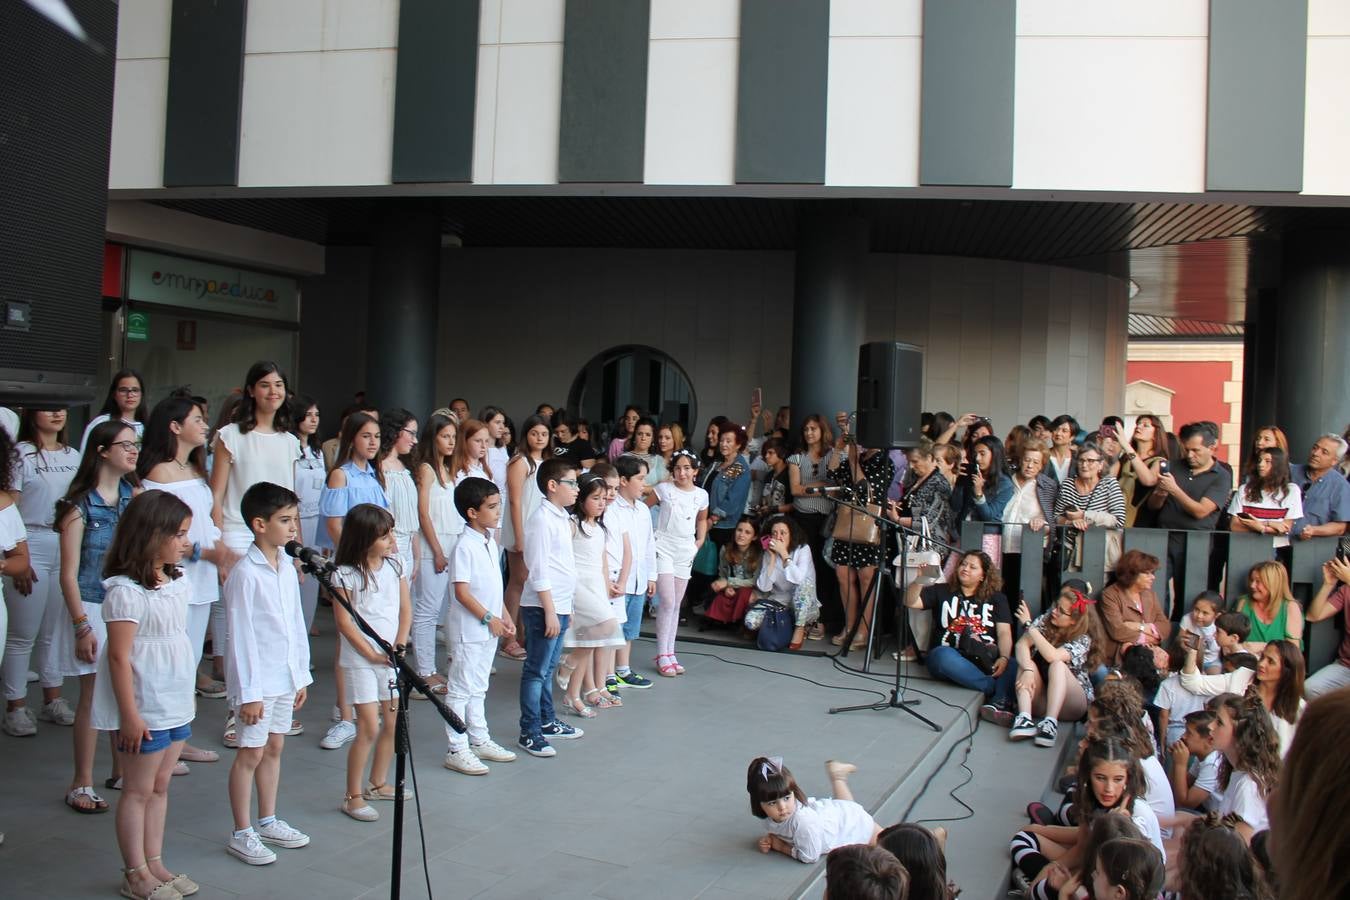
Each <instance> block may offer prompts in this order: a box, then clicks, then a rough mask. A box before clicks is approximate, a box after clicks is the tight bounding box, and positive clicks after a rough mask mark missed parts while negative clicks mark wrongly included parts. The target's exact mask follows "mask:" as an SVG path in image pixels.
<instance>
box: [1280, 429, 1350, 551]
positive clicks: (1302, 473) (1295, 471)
mask: <svg viewBox="0 0 1350 900" xmlns="http://www.w3.org/2000/svg"><path fill="white" fill-rule="evenodd" d="M1345 451H1346V443H1345V439H1344V438H1342V437H1341V436H1340V435H1338V434H1332V433H1330V432H1328V433H1326V434H1324V435H1322V436H1321V437H1319V438H1318V439H1317V440H1316V441H1314V442H1313V446H1312V450H1311V451H1309V453H1308V462H1307V464H1306V465H1302V466H1299V465H1294V466H1290V467H1289V476H1290V478H1292V479H1293V482H1294V484H1296V485H1298V486H1299V487H1300V488H1301V489H1302V490H1303V517H1302V518H1301V519H1295V520H1294V527H1293V530H1292V531H1291V532H1290V533H1291V534H1293V536H1294V537H1296V538H1298V539H1299V540H1304V541H1306V540H1308V539H1309V538H1314V537H1340V536H1341V535H1343V534H1345V528H1346V523H1347V522H1350V481H1346V480H1345V476H1343V475H1342V474H1341V473H1340V470H1338V469H1337V468H1336V467H1337V466H1338V465H1340V463H1341V461H1342V460H1343V459H1345Z"/></svg>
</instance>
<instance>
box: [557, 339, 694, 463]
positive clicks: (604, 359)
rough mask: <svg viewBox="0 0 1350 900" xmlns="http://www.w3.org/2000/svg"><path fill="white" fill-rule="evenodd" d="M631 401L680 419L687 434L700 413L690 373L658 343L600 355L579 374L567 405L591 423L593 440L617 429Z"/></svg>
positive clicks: (661, 417) (662, 417) (659, 416)
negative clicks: (655, 346)
mask: <svg viewBox="0 0 1350 900" xmlns="http://www.w3.org/2000/svg"><path fill="white" fill-rule="evenodd" d="M629 404H632V405H633V406H637V407H639V408H641V409H642V412H643V413H644V414H646V415H650V416H652V417H653V418H655V419H656V420H657V421H658V422H678V423H680V426H681V427H682V428H684V430H685V432H686V433H688V431H689V423H690V422H694V421H696V420H697V415H698V404H697V400H696V399H695V397H694V389H693V386H692V385H691V384H690V383H689V376H688V375H686V374H685V373H684V369H682V368H680V365H679V363H677V362H675V360H673V359H671V358H670V357H669V356H667V355H666V354H664V353H662V352H661V351H660V350H657V349H655V348H654V347H643V346H639V345H633V344H629V345H626V346H622V347H611V348H610V349H608V350H606V351H604V352H603V353H600V354H597V355H596V356H594V357H592V358H591V361H590V362H588V363H586V365H585V366H584V367H583V368H582V370H581V371H580V372H578V373H577V377H576V378H575V379H573V381H572V390H571V391H570V392H568V395H567V408H568V409H574V410H577V414H578V415H579V416H581V417H582V418H584V419H586V420H588V421H589V422H590V423H591V436H592V439H593V440H594V439H595V438H597V437H602V436H603V437H605V439H606V440H608V436H609V435H612V434H615V433H616V432H617V428H616V427H615V425H616V423H617V422H618V420H619V418H620V417H622V415H623V410H624V407H625V406H628V405H629Z"/></svg>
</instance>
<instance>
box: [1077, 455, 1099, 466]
mask: <svg viewBox="0 0 1350 900" xmlns="http://www.w3.org/2000/svg"><path fill="white" fill-rule="evenodd" d="M1100 462H1101V460H1100V459H1099V458H1097V457H1095V456H1080V457H1079V458H1078V464H1079V465H1080V466H1081V465H1082V464H1083V463H1100Z"/></svg>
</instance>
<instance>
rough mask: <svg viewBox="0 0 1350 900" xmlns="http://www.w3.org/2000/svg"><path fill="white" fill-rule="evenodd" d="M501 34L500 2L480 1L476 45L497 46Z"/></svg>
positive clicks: (496, 0) (499, 0) (493, 0)
mask: <svg viewBox="0 0 1350 900" xmlns="http://www.w3.org/2000/svg"><path fill="white" fill-rule="evenodd" d="M501 34H502V0H482V2H481V3H479V4H478V43H479V44H499V43H501Z"/></svg>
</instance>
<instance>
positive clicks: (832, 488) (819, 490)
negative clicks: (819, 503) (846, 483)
mask: <svg viewBox="0 0 1350 900" xmlns="http://www.w3.org/2000/svg"><path fill="white" fill-rule="evenodd" d="M847 491H848V488H846V487H841V486H840V485H837V484H821V485H815V486H813V487H808V488H806V493H808V494H824V495H825V496H827V497H828V496H831V495H833V494H843V493H846V492H847Z"/></svg>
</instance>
